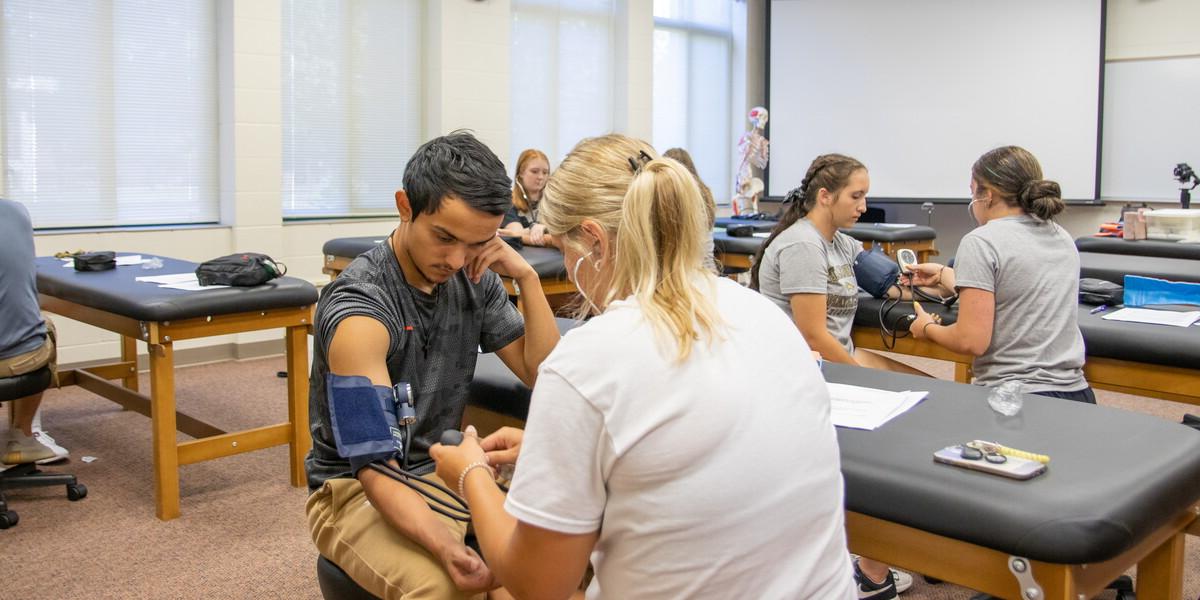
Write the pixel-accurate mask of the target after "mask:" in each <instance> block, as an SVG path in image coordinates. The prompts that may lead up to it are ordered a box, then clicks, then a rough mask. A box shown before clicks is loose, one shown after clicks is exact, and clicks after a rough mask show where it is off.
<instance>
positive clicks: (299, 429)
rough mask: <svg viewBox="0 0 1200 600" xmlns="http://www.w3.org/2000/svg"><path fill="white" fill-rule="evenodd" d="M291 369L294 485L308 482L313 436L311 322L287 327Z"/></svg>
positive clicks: (290, 460) (290, 458)
mask: <svg viewBox="0 0 1200 600" xmlns="http://www.w3.org/2000/svg"><path fill="white" fill-rule="evenodd" d="M285 342H286V345H287V372H288V383H287V386H288V422H289V423H291V425H292V433H291V438H290V439H289V440H288V464H289V465H290V467H291V476H292V485H294V486H296V487H301V486H304V485H307V483H308V480H307V477H305V473H304V457H305V456H306V455H307V454H308V449H309V446H310V445H311V444H312V437H311V435H310V434H309V429H308V326H307V325H302V326H299V327H288V328H287V333H286V334H285Z"/></svg>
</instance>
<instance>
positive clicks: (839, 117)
mask: <svg viewBox="0 0 1200 600" xmlns="http://www.w3.org/2000/svg"><path fill="white" fill-rule="evenodd" d="M1102 7H1103V2H1098V1H1097V0H1054V1H1052V2H1047V1H1045V0H1008V1H1006V2H995V1H993V0H905V1H904V2H897V1H896V0H773V1H772V2H771V4H770V11H771V12H770V23H769V27H770V36H771V37H770V46H769V48H768V51H769V53H770V57H769V60H770V63H769V64H770V67H769V73H768V78H769V80H768V85H769V98H768V102H769V104H768V106H767V108H768V109H769V110H770V140H771V161H770V165H769V167H770V173H769V176H770V177H769V182H768V194H769V195H770V196H782V195H784V194H786V193H787V191H788V190H789V189H791V188H792V187H795V186H796V185H799V183H800V180H801V179H802V178H803V176H804V173H805V171H806V170H807V168H808V165H809V163H810V162H811V161H812V159H813V158H814V157H816V156H817V155H819V154H823V153H826V152H841V153H845V154H849V155H851V156H853V157H855V158H858V159H859V160H861V161H863V163H864V164H866V165H867V168H868V169H869V170H870V173H871V192H870V193H871V196H873V197H876V198H901V199H923V198H929V199H938V198H966V197H967V196H969V181H970V168H971V164H972V163H974V161H975V159H977V158H978V157H979V156H980V155H981V154H983V153H984V152H986V151H987V150H990V149H992V148H995V147H997V146H1003V145H1008V144H1016V145H1019V146H1023V147H1025V148H1027V149H1028V150H1030V151H1031V152H1033V153H1034V155H1035V156H1037V157H1038V159H1039V160H1040V161H1041V163H1042V167H1043V169H1044V171H1045V172H1046V177H1047V178H1048V179H1054V180H1056V181H1058V182H1059V183H1060V184H1061V185H1062V189H1063V196H1064V198H1067V199H1074V200H1081V199H1082V200H1091V199H1094V198H1096V195H1097V193H1098V191H1099V190H1097V185H1096V184H1097V167H1098V165H1097V160H1098V156H1097V154H1098V153H1097V148H1098V144H1099V138H1098V130H1099V120H1100V117H1099V111H1100V72H1101V65H1102V62H1101V61H1102V56H1103V53H1102V48H1101V33H1102V31H1103V11H1102Z"/></svg>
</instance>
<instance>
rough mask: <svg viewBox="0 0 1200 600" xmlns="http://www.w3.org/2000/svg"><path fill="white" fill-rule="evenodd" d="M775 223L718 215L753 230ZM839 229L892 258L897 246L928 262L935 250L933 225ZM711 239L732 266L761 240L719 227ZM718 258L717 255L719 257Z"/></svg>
mask: <svg viewBox="0 0 1200 600" xmlns="http://www.w3.org/2000/svg"><path fill="white" fill-rule="evenodd" d="M775 224H776V221H758V220H747V219H738V218H736V217H723V218H720V219H717V227H719V228H724V227H727V226H729V225H753V226H754V228H755V231H756V232H760V233H765V232H769V231H771V229H773V228H774V227H775ZM841 231H842V233H845V234H846V235H849V236H850V237H852V238H854V239H856V240H858V241H860V242H862V243H863V247H865V248H867V249H870V248H872V247H874V246H875V245H876V244H878V245H879V247H880V249H881V250H883V252H884V253H885V254H887V255H888V256H891V257H893V258H895V256H896V250H898V249H900V248H908V249H910V250H913V251H915V252H916V253H917V260H919V261H921V262H928V261H929V257H931V256H934V255H936V254H937V253H938V252H937V247H936V246H935V244H934V241H935V239H936V238H937V232H936V231H934V230H933V228H932V227H926V226H924V225H912V226H908V227H897V226H895V225H893V224H888V223H858V224H855V225H854V226H853V227H847V228H845V229H842V230H841ZM713 241H714V242H715V244H716V248H717V253H718V255H720V254H721V253H724V254H725V255H726V258H725V259H724V260H722V261H721V262H722V263H723V264H725V265H727V266H733V267H743V266H744V267H749V266H750V265H749V257H752V256H754V253H755V252H757V251H758V248H759V246H761V245H762V243H763V238H756V237H742V238H735V237H729V236H728V235H727V234H726V233H725V232H724V230H719V231H716V232H714V233H713ZM743 257H745V258H743ZM720 258H721V257H720V256H718V259H720ZM743 263H745V264H743Z"/></svg>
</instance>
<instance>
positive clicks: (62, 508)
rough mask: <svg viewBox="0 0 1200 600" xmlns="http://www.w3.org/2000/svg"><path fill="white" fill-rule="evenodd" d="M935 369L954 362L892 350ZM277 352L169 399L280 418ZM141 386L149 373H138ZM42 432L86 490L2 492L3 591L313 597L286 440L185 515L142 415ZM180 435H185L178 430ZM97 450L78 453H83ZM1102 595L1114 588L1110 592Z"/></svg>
mask: <svg viewBox="0 0 1200 600" xmlns="http://www.w3.org/2000/svg"><path fill="white" fill-rule="evenodd" d="M897 358H898V359H901V360H904V361H905V362H908V363H910V364H913V365H914V366H916V367H918V368H922V369H924V370H926V371H928V372H931V373H933V374H935V375H937V376H939V377H943V378H950V377H951V375H952V372H953V371H952V369H951V368H950V366H949V363H941V362H938V361H930V360H923V359H915V358H912V357H900V356H897ZM283 368H284V364H283V359H282V358H268V359H260V360H253V361H244V362H225V363H218V364H211V365H203V366H197V367H188V368H183V369H180V370H179V371H178V376H177V377H176V386H177V392H176V394H177V397H178V405H179V407H180V409H181V410H182V411H184V412H186V413H189V414H192V415H193V416H196V417H198V418H200V419H202V420H206V421H209V422H211V423H213V424H214V425H217V426H218V427H224V428H235V427H236V428H243V427H254V426H260V425H267V424H271V423H276V422H278V421H280V420H282V419H283V418H284V415H286V413H287V407H286V403H285V397H286V389H285V387H284V380H282V379H279V378H277V377H276V376H275V373H276V371H278V370H281V369H283ZM142 386H143V388H142V389H148V386H149V383H148V381H147V379H146V377H145V376H143V377H142ZM1097 395H1098V396H1099V397H1100V401H1101V403H1103V404H1107V405H1110V406H1119V407H1121V408H1125V409H1128V410H1135V411H1139V412H1145V413H1150V414H1155V415H1159V416H1161V417H1163V418H1166V419H1169V420H1172V421H1175V422H1178V421H1179V419H1180V418H1181V416H1182V415H1183V414H1184V413H1185V412H1189V410H1190V412H1193V413H1197V412H1200V408H1197V407H1189V406H1188V405H1183V404H1177V403H1172V402H1165V401H1161V400H1153V399H1146V398H1137V397H1132V396H1127V395H1123V394H1115V393H1108V392H1098V394H1097ZM43 411H44V412H43V423H44V426H45V427H46V429H47V431H48V432H49V433H50V434H51V435H53V436H54V437H55V438H56V439H57V440H58V441H59V442H60V443H61V444H62V445H64V446H66V447H67V448H69V449H70V450H71V460H70V461H69V462H68V463H65V464H62V465H59V466H54V467H51V468H50V469H49V470H56V471H64V472H71V473H74V474H75V475H77V476H78V477H79V480H80V482H81V483H84V484H85V485H87V486H88V490H89V493H88V497H87V498H86V499H84V500H83V501H80V502H74V503H73V502H68V501H67V500H66V498H65V494H64V491H63V489H62V488H61V487H52V488H39V489H30V490H16V491H11V492H9V500H10V503H11V506H12V508H13V509H14V510H16V511H17V512H18V513H20V516H21V522H20V524H19V525H18V526H17V527H15V528H12V529H9V530H7V531H0V573H2V575H0V598H13V599H25V598H38V599H43V600H52V599H57V598H62V599H72V600H75V599H80V598H121V599H141V598H146V599H158V598H179V599H190V598H197V599H199V598H294V599H305V598H309V599H314V600H315V599H319V598H320V592H319V590H318V588H317V583H316V576H315V560H316V553H315V551H314V549H313V547H312V542H311V541H310V540H309V536H308V532H307V526H306V524H305V520H304V500H305V497H306V495H307V492H306V490H305V489H302V488H293V487H291V486H290V485H288V477H287V450H286V448H285V447H278V448H272V449H269V450H264V451H259V452H252V453H248V454H243V455H240V456H236V457H231V458H225V459H221V460H218V461H214V462H207V463H200V464H196V465H190V466H187V467H184V468H183V470H182V477H181V489H182V511H183V516H182V517H180V518H178V519H175V520H173V521H168V522H162V521H159V520H157V519H156V518H154V500H153V498H154V490H153V486H152V481H151V478H150V472H151V458H150V453H149V448H150V428H149V419H147V418H146V417H143V416H142V415H139V414H137V413H133V412H128V411H122V410H121V409H120V408H119V407H118V406H116V405H115V404H112V403H110V402H109V401H107V400H104V399H102V398H100V397H98V396H95V395H92V394H90V393H88V392H86V391H83V390H80V389H79V388H67V389H63V390H52V391H50V392H48V393H47V394H46V400H45V401H44V403H43ZM181 439H185V438H183V437H182V436H181ZM85 456H92V457H95V458H96V460H95V461H93V462H90V463H85V462H83V460H82V459H83V457H85ZM1187 544H1188V545H1187V558H1186V563H1185V566H1186V568H1187V570H1188V574H1187V579H1186V580H1185V582H1184V596H1183V597H1184V598H1185V599H1188V600H1190V599H1192V598H1197V596H1198V595H1200V540H1197V539H1196V538H1194V537H1191V538H1189V539H1188V543H1187ZM970 596H971V592H970V591H968V590H965V589H963V588H960V587H957V586H953V585H949V584H941V585H929V584H926V583H925V582H924V581H922V580H921V578H920V577H918V578H917V582H916V584H915V586H914V587H913V589H912V590H911V591H909V592H908V593H906V594H904V596H903V597H904V598H905V599H906V600H952V599H966V598H969V597H970ZM1100 597H1101V598H1111V597H1112V593H1111V592H1107V593H1105V594H1104V595H1102V596H1100Z"/></svg>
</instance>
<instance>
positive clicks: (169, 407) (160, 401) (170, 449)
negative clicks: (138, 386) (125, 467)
mask: <svg viewBox="0 0 1200 600" xmlns="http://www.w3.org/2000/svg"><path fill="white" fill-rule="evenodd" d="M150 423H151V428H152V429H153V430H154V435H153V445H154V504H155V514H156V515H158V518H159V519H162V520H163V521H168V520H171V519H174V518H176V517H178V516H179V447H178V444H177V442H176V438H175V348H174V347H173V346H172V344H171V342H164V343H161V344H152V345H151V346H150Z"/></svg>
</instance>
